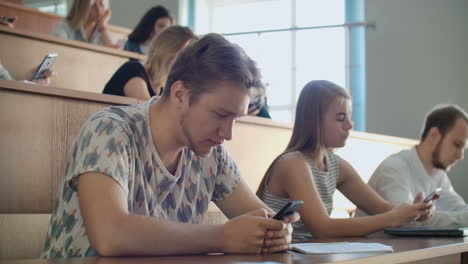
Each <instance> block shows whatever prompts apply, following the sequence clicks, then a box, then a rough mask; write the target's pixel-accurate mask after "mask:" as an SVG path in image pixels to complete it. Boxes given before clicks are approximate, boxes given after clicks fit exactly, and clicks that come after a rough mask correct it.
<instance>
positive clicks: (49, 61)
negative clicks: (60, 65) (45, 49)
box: [31, 53, 58, 80]
mask: <svg viewBox="0 0 468 264" xmlns="http://www.w3.org/2000/svg"><path fill="white" fill-rule="evenodd" d="M57 57H58V54H57V53H50V54H47V55H46V56H45V57H44V59H43V60H42V62H41V64H40V65H39V67H38V68H37V70H36V72H35V73H34V75H33V77H32V79H31V80H37V79H45V78H46V76H45V75H44V72H46V71H47V70H50V69H51V68H52V65H54V62H55V60H56V59H57Z"/></svg>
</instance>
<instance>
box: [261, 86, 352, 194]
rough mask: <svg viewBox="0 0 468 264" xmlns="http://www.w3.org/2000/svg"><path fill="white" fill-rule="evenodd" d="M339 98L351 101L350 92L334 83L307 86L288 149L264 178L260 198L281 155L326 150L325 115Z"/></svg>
mask: <svg viewBox="0 0 468 264" xmlns="http://www.w3.org/2000/svg"><path fill="white" fill-rule="evenodd" d="M339 98H344V99H347V100H351V96H350V95H349V92H348V90H346V89H345V88H343V87H341V86H339V85H337V84H335V83H332V82H330V81H324V80H318V81H311V82H309V83H307V84H306V85H305V86H304V88H303V89H302V91H301V94H300V96H299V99H298V102H297V107H296V118H295V120H294V128H293V132H292V135H291V139H290V140H289V143H288V146H287V147H286V149H285V150H284V151H283V152H282V153H281V154H280V155H279V156H278V157H277V158H276V159H275V160H274V161H273V162H272V163H271V165H270V167H269V168H268V170H267V171H266V173H265V176H263V179H262V182H261V183H260V186H259V187H258V191H257V195H258V196H259V197H261V195H263V188H264V185H265V180H266V178H267V177H268V175H270V174H271V172H272V170H273V166H274V164H275V163H276V161H277V160H278V159H279V158H280V157H281V156H283V155H284V154H286V153H289V152H294V151H300V152H303V153H305V152H307V153H312V155H314V154H316V153H317V151H319V150H320V148H322V147H324V146H323V135H322V134H323V131H322V129H323V121H324V115H325V113H326V112H327V110H328V107H329V106H330V104H331V103H332V102H333V101H334V100H336V99H339Z"/></svg>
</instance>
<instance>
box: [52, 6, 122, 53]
mask: <svg viewBox="0 0 468 264" xmlns="http://www.w3.org/2000/svg"><path fill="white" fill-rule="evenodd" d="M110 16H111V10H110V9H109V0H74V1H73V4H72V7H71V8H70V11H69V12H68V15H67V16H66V17H65V20H63V21H61V22H59V23H58V24H57V25H56V26H55V28H54V32H53V35H54V36H56V37H61V38H65V39H71V40H78V41H83V42H88V43H92V44H97V45H103V46H107V47H112V48H117V45H116V44H115V43H114V42H113V40H112V38H111V37H110V35H109V32H108V30H107V28H108V24H107V23H108V21H109V19H110Z"/></svg>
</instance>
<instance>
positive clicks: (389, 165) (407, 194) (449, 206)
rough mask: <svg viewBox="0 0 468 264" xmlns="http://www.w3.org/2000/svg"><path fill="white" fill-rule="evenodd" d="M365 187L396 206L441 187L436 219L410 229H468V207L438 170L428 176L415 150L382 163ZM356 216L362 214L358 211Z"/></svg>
mask: <svg viewBox="0 0 468 264" xmlns="http://www.w3.org/2000/svg"><path fill="white" fill-rule="evenodd" d="M368 184H369V185H370V186H371V187H372V188H374V190H376V191H377V193H378V194H380V195H381V196H382V197H383V198H384V199H385V200H387V201H389V202H391V203H393V204H395V205H397V204H400V203H403V202H405V203H408V204H412V203H413V201H414V197H415V196H416V195H417V194H418V193H419V192H423V195H424V196H426V195H428V194H430V193H431V192H432V191H434V190H435V189H436V188H438V187H441V188H442V192H441V193H440V198H439V199H438V200H436V201H434V203H433V204H434V206H435V215H434V216H433V217H432V218H431V219H429V220H426V221H423V222H413V223H412V224H411V225H410V226H439V227H443V226H468V205H467V204H466V203H465V201H464V200H463V198H462V197H461V196H460V195H458V194H457V193H456V192H455V190H454V189H453V187H452V183H451V182H450V179H449V177H448V175H447V173H446V172H445V171H443V170H437V171H436V172H435V173H433V174H432V175H429V174H428V173H427V171H426V169H425V168H424V166H423V164H422V162H421V160H420V158H419V155H418V153H417V151H416V148H415V147H413V148H411V149H409V150H403V151H401V152H399V153H397V154H394V155H392V156H390V157H388V158H387V159H385V160H384V161H383V162H382V163H381V164H380V165H379V167H377V169H376V170H375V172H374V174H373V175H372V176H371V178H370V179H369V182H368ZM357 215H358V216H360V215H365V214H364V213H363V212H362V211H359V212H358V214H357Z"/></svg>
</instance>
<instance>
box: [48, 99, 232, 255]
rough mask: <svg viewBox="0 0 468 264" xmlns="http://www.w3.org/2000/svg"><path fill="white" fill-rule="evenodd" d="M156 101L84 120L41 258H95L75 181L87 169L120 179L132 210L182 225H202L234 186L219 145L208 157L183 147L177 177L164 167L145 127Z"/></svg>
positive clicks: (229, 162) (229, 164)
mask: <svg viewBox="0 0 468 264" xmlns="http://www.w3.org/2000/svg"><path fill="white" fill-rule="evenodd" d="M156 100H157V98H156V97H155V98H153V99H152V100H150V101H148V102H146V103H144V104H139V105H134V106H120V107H109V108H106V109H104V110H103V111H100V112H98V113H96V114H94V115H93V116H91V117H90V118H89V120H88V121H87V122H86V123H85V125H84V126H83V128H82V129H81V131H80V133H79V135H78V137H77V138H76V141H75V143H74V145H73V147H72V150H71V153H70V157H69V160H68V162H67V166H66V172H65V173H66V174H65V179H64V181H63V183H62V185H61V187H60V189H59V193H58V197H57V202H56V204H55V206H54V210H53V214H52V218H51V221H50V226H49V231H48V232H47V237H46V241H45V245H44V250H43V252H42V254H41V257H42V258H59V257H85V256H97V253H96V251H95V250H94V249H93V248H92V247H91V246H90V243H89V240H88V237H87V235H86V230H85V227H84V224H83V219H82V216H81V212H80V207H79V204H78V196H77V180H78V177H79V176H80V175H81V174H83V173H85V172H91V171H93V172H99V173H103V174H105V175H108V176H109V177H112V178H113V179H114V180H115V181H116V182H118V184H120V186H121V187H122V189H123V190H124V192H125V193H126V195H127V202H128V211H129V212H130V213H131V214H137V215H145V216H151V217H157V218H159V219H166V220H172V221H178V222H185V223H201V222H202V221H203V214H204V213H205V212H206V210H207V208H208V204H209V202H210V201H215V202H216V201H219V200H222V199H224V197H226V196H227V195H229V194H230V193H232V192H233V190H234V189H235V188H236V187H237V185H238V183H239V170H238V168H237V166H236V164H235V163H234V161H233V160H232V159H231V158H230V157H229V155H228V154H227V152H226V150H225V149H224V148H223V147H222V146H217V147H215V148H214V149H213V152H212V154H211V155H209V156H208V157H199V156H197V155H195V154H194V153H193V152H192V151H190V150H188V149H184V150H183V152H182V155H181V157H180V161H179V164H178V167H177V170H176V172H175V175H172V174H171V173H169V172H168V171H167V170H166V168H165V167H164V165H163V164H162V162H161V160H160V159H159V156H158V153H157V151H156V148H155V146H154V143H153V138H152V136H151V128H150V127H149V119H148V117H149V106H150V104H151V103H154V102H155V101H156ZM115 232H118V230H115Z"/></svg>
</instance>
